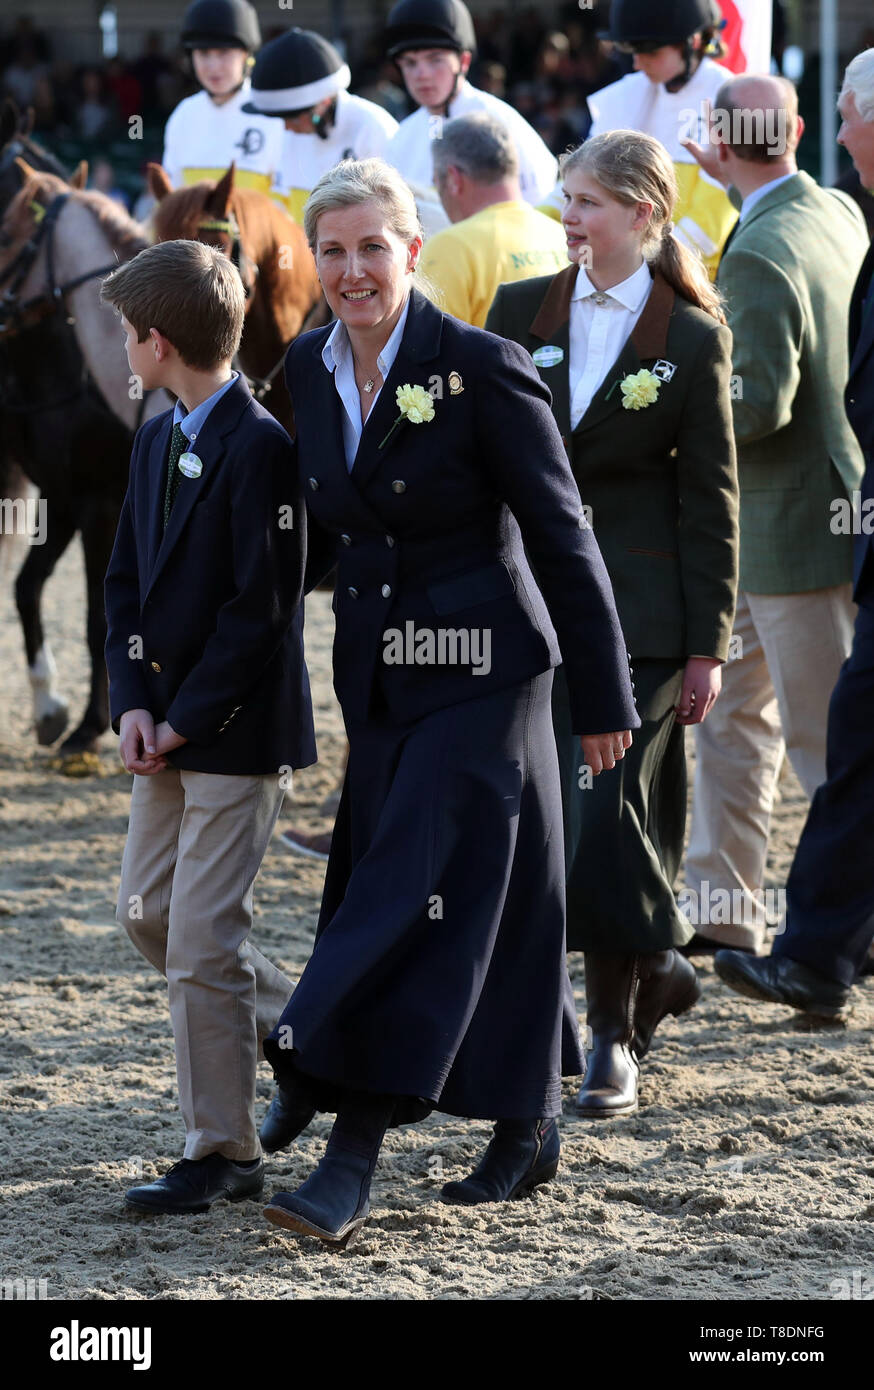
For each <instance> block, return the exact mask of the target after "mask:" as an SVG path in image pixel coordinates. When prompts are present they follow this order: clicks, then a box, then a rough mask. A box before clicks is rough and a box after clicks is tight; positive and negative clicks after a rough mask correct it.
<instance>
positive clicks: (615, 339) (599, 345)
mask: <svg viewBox="0 0 874 1390" xmlns="http://www.w3.org/2000/svg"><path fill="white" fill-rule="evenodd" d="M652 284H653V281H652V276H651V274H650V271H649V266H648V265H647V263H646V261H643V262H642V264H641V265H640V267H639V269H637V270H636V271H635V272H634V274H633V275H629V277H628V279H627V280H622V281H621V282H620V283H619V284H618V285H612V286H611V288H610V289H609V290H604V292H603V294H604V299H603V303H596V302H595V300H594V299H593V298H591V297H590V296H592V295H595V294H599V293H600V292H599V291H598V290H596V288H595V286H594V285H593V284H592V282H591V280H590V279H589V277H588V275H587V274H586V268H585V266H582V265H581V266H580V268H579V270H578V271H577V278H576V281H575V283H574V290H573V294H572V295H571V305H570V330H569V336H570V361H569V363H568V376H569V384H570V403H571V429H572V430H575V429H576V427H577V425H578V424H579V422H580V420H581V419H582V418H583V416H584V415H585V413H586V411H587V410H588V408H589V406H590V405H591V403H592V398H593V397H594V395H595V392H596V391H597V390H598V388H599V386H600V385H601V384H602V382H603V380H604V378H605V376H606V375H607V373H608V372H609V370H610V368H611V367H612V366H613V363H614V362H615V361H616V359H617V357H618V356H619V354H620V352H621V351H622V349H623V348H624V346H625V344H626V342H627V341H628V338H629V337H630V335H631V334H632V333H633V332H634V328H635V326H636V324H637V320H638V319H639V318H640V316H641V314H642V313H643V308H644V305H645V304H646V301H647V300H648V299H649V296H650V292H651V290H652Z"/></svg>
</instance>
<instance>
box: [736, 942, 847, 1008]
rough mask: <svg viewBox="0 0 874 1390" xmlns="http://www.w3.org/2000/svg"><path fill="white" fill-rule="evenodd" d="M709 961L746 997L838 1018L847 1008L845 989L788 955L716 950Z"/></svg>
mask: <svg viewBox="0 0 874 1390" xmlns="http://www.w3.org/2000/svg"><path fill="white" fill-rule="evenodd" d="M713 965H714V969H715V970H716V973H717V975H718V976H719V978H720V979H721V980H724V981H725V983H726V984H727V985H729V986H730V988H731V989H733V990H735V991H736V992H737V993H738V994H743V995H744V996H745V997H746V998H747V999H764V1000H766V1001H767V1003H769V1004H789V1005H790V1007H791V1008H793V1009H801V1010H802V1011H803V1012H804V1013H807V1014H818V1015H819V1016H820V1017H821V1018H840V1017H842V1016H843V1015H845V1014H846V1013H847V1012H848V1007H847V1003H848V1000H849V996H850V991H849V990H848V989H846V988H844V986H843V985H839V984H836V983H835V981H834V980H829V979H827V978H826V977H825V975H820V974H818V973H817V971H815V970H811V968H810V966H809V965H802V963H801V961H798V960H792V959H791V957H789V956H748V955H747V954H746V953H745V952H744V951H718V952H717V954H716V955H715V956H714V958H713Z"/></svg>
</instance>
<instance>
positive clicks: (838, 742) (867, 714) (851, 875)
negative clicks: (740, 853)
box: [771, 606, 874, 986]
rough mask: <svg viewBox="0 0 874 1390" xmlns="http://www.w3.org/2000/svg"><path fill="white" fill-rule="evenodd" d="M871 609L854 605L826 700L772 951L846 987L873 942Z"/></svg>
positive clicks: (873, 618) (873, 641)
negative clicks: (822, 739) (820, 743)
mask: <svg viewBox="0 0 874 1390" xmlns="http://www.w3.org/2000/svg"><path fill="white" fill-rule="evenodd" d="M872 846H874V610H872V609H870V608H863V607H861V606H860V608H859V610H858V613H857V616H856V628H855V633H854V636H853V647H852V650H851V652H850V655H849V656H848V657H847V660H846V661H845V662H844V664H843V666H842V667H841V672H840V675H839V676H838V681H837V684H836V686H835V688H834V691H833V693H832V697H831V703H830V704H829V712H828V733H827V742H826V780H825V782H823V784H822V786H821V787H818V788H817V791H816V793H815V795H814V798H813V801H812V802H811V805H810V811H809V812H808V816H807V821H806V822H805V826H804V829H803V831H802V832H801V838H800V840H799V841H798V848H797V849H796V851H795V858H794V860H793V862H792V868H791V870H790V872H789V878H788V881H787V884H786V906H787V911H786V920H785V923H784V924H783V926H784V930H783V931H781V932H780V933H779V935H778V936H777V937H776V939H775V941H774V944H773V947H772V948H771V954H772V955H774V956H789V957H790V958H791V959H792V960H797V961H801V962H802V963H803V964H805V965H809V966H810V967H811V969H813V970H818V971H819V973H820V974H821V975H826V976H828V978H829V979H832V980H835V981H836V982H837V983H838V984H842V985H846V986H849V985H851V984H852V983H853V981H854V980H855V978H856V976H857V974H858V972H859V970H860V968H861V967H862V965H864V963H865V959H866V957H867V955H868V948H869V947H870V945H871V942H872V940H874V852H872Z"/></svg>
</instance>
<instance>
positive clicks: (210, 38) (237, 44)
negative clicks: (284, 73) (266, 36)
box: [182, 0, 261, 53]
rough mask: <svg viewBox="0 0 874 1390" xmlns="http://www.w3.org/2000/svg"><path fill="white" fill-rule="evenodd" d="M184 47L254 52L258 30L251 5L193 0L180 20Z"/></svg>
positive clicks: (230, 0)
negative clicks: (236, 49)
mask: <svg viewBox="0 0 874 1390" xmlns="http://www.w3.org/2000/svg"><path fill="white" fill-rule="evenodd" d="M182 44H183V47H184V48H187V49H192V48H244V49H245V50H246V52H247V53H255V52H256V51H257V50H258V49H259V48H260V47H261V29H260V27H259V25H258V16H257V14H256V13H255V9H254V6H252V5H250V4H249V3H248V0H194V4H193V5H189V6H188V9H187V10H186V11H185V14H184V16H183V18H182Z"/></svg>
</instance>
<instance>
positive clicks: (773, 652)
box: [681, 584, 856, 952]
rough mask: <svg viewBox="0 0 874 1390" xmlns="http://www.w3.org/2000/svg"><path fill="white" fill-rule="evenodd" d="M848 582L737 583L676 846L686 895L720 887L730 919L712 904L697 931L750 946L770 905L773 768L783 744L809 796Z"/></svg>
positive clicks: (839, 656) (702, 896)
mask: <svg viewBox="0 0 874 1390" xmlns="http://www.w3.org/2000/svg"><path fill="white" fill-rule="evenodd" d="M851 593H852V589H851V586H850V585H849V584H841V585H837V586H835V587H833V588H828V589H817V590H814V591H813V592H811V593H804V594H749V593H741V594H738V601H737V616H736V618H735V624H734V635H735V637H739V638H740V639H741V643H742V648H741V654H740V659H738V660H735V661H729V662H727V663H726V664H725V665H724V666H723V668H722V694H721V695H720V697H719V699H718V700H717V702H716V704H715V705H714V707H713V709H712V710H711V711H710V714H709V715H708V716H707V718H706V719H705V721H704V723H703V724H699V725H698V726H697V727H696V729H695V755H696V767H695V789H694V801H693V806H692V829H691V833H690V836H689V848H688V851H687V856H686V885H687V889H689V890H691V893H692V900H693V901H697V902H698V903H702V904H706V903H707V902H708V901H709V902H710V903H713V902H714V901H715V900H714V893H716V895H717V898H719V897H720V896H722V897H723V901H724V893H725V892H727V893H728V894H729V895H730V899H729V900H730V902H731V911H730V920H729V921H726V920H725V914H724V913H723V912H722V911H720V912H719V914H718V917H717V920H716V921H710V922H708V921H699V922H698V924H697V925H698V930H699V931H700V932H701V934H702V935H703V936H708V937H710V938H712V939H713V940H715V941H722V942H724V943H725V945H727V946H738V947H743V948H747V949H753V950H756V951H759V952H761V951H762V950H763V949H764V946H765V940H766V929H767V925H768V924H767V923H766V918H765V912H764V908H765V906H773V907H774V908H775V909H776V910H777V911H778V912H779V909H780V903H779V897H778V895H777V894H764V893H763V880H764V876H765V862H766V859H767V854H768V833H769V830H770V821H771V811H772V808H773V805H774V797H775V792H776V789H777V778H778V775H779V772H780V766H781V764H782V761H783V755H784V753H785V754H786V755H787V756H788V757H789V760H790V761H791V763H792V766H793V768H794V769H795V772H796V775H797V777H798V780H799V782H800V783H801V785H802V787H803V788H804V790H805V792H806V793H807V795H808V797H812V796H813V793H814V791H815V790H816V788H817V787H818V786H819V784H820V783H821V782H824V781H825V742H826V723H827V718H828V705H829V699H830V697H831V693H832V690H833V689H834V686H835V682H836V681H837V678H838V672H839V670H840V668H841V665H842V663H843V662H844V660H845V659H846V657H847V656H848V655H849V651H850V646H851V644H852V640H853V621H854V618H855V612H856V610H855V605H854V604H853V602H852V597H851ZM771 897H773V898H774V899H775V901H774V903H773V904H771V903H769V899H770V898H771ZM682 901H683V895H681V903H682ZM769 915H770V913H769ZM720 919H721V920H720ZM693 920H694V919H693Z"/></svg>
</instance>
